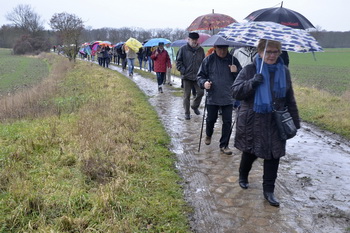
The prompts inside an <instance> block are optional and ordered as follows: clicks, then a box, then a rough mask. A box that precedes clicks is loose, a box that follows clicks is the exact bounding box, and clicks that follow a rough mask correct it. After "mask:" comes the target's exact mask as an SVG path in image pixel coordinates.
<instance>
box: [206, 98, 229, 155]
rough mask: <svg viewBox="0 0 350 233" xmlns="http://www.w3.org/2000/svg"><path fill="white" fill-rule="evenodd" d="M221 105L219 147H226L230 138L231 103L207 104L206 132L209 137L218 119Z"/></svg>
mask: <svg viewBox="0 0 350 233" xmlns="http://www.w3.org/2000/svg"><path fill="white" fill-rule="evenodd" d="M220 107H221V110H222V128H221V138H220V145H219V147H220V148H223V147H227V146H228V143H229V140H230V131H231V125H232V110H233V105H232V104H230V105H224V106H219V105H209V104H208V105H207V111H208V115H207V118H206V123H207V126H206V134H207V136H209V137H211V136H212V135H213V132H214V125H215V123H216V120H217V119H218V111H219V108H220Z"/></svg>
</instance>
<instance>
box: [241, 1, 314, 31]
mask: <svg viewBox="0 0 350 233" xmlns="http://www.w3.org/2000/svg"><path fill="white" fill-rule="evenodd" d="M282 6H283V2H282V4H281V7H273V8H264V9H260V10H256V11H254V12H252V13H250V14H249V15H248V16H247V17H246V18H245V20H247V21H271V22H275V23H279V24H283V25H285V26H289V27H292V28H298V29H308V28H315V27H314V25H312V23H311V22H310V21H309V20H308V19H307V18H305V16H303V15H302V14H300V13H298V12H296V11H293V10H290V9H288V8H284V7H282Z"/></svg>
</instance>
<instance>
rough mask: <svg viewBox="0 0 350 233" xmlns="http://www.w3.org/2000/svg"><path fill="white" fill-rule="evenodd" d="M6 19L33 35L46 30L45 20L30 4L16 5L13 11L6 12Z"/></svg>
mask: <svg viewBox="0 0 350 233" xmlns="http://www.w3.org/2000/svg"><path fill="white" fill-rule="evenodd" d="M6 19H7V20H8V21H11V22H12V23H13V24H14V25H15V26H16V27H19V28H20V29H22V30H23V31H24V32H25V33H29V34H31V35H36V34H37V33H38V32H41V31H43V30H44V26H43V21H42V20H41V18H40V16H39V15H38V14H37V13H35V12H34V10H33V9H32V8H31V6H30V5H23V4H20V5H18V6H16V7H15V8H14V9H13V10H12V12H10V13H8V14H6Z"/></svg>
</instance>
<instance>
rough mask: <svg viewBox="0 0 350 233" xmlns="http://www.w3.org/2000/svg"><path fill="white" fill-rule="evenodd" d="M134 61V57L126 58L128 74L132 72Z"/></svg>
mask: <svg viewBox="0 0 350 233" xmlns="http://www.w3.org/2000/svg"><path fill="white" fill-rule="evenodd" d="M134 61H135V58H128V69H129V75H130V74H133V73H134Z"/></svg>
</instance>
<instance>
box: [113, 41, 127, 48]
mask: <svg viewBox="0 0 350 233" xmlns="http://www.w3.org/2000/svg"><path fill="white" fill-rule="evenodd" d="M123 44H125V42H118V43H116V44H115V45H114V47H115V48H117V49H119V48H121V47H122V46H123Z"/></svg>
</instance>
